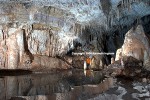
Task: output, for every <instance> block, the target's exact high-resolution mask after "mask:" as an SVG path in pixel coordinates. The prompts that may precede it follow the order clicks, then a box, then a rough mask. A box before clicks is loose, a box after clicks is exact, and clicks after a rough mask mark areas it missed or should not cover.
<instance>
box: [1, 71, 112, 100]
mask: <svg viewBox="0 0 150 100" xmlns="http://www.w3.org/2000/svg"><path fill="white" fill-rule="evenodd" d="M104 80H105V81H104ZM112 84H113V82H112V79H111V78H105V77H104V74H103V73H102V72H100V71H94V72H93V71H87V72H84V71H83V70H69V71H62V72H56V73H34V74H27V75H19V76H6V75H5V76H2V75H1V76H0V100H9V99H11V100H86V99H89V98H91V97H94V96H95V95H98V94H100V93H102V92H104V91H106V90H108V89H109V87H111V86H112ZM25 98H26V99H25Z"/></svg>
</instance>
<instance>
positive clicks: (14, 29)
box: [0, 0, 150, 69]
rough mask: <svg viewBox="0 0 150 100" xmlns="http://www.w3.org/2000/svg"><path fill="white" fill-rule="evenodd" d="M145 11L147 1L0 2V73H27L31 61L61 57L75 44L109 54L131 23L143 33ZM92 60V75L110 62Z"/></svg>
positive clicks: (146, 19)
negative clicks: (139, 21) (139, 22)
mask: <svg viewBox="0 0 150 100" xmlns="http://www.w3.org/2000/svg"><path fill="white" fill-rule="evenodd" d="M149 5H150V3H149V0H144V1H143V0H127V1H126V2H125V0H107V1H105V0H101V1H100V0H95V1H92V0H83V1H82V0H69V1H67V0H43V1H41V0H19V1H16V0H15V1H13V0H1V1H0V68H1V69H20V68H21V69H22V68H26V67H27V66H28V68H32V67H31V65H32V62H33V61H34V55H37V56H39V57H41V56H43V57H45V56H46V57H56V56H60V57H62V56H64V55H65V54H67V53H68V51H70V50H72V49H74V48H75V44H74V42H76V41H77V42H79V43H80V44H81V45H82V46H84V45H85V44H86V43H91V44H93V45H94V46H95V49H94V52H115V51H116V48H118V47H120V45H121V44H122V41H123V39H124V37H123V35H124V33H125V32H126V30H128V28H130V27H131V26H132V24H133V23H134V21H135V20H136V19H142V21H143V23H144V25H145V28H146V29H147V30H148V31H147V32H149V24H147V23H148V22H149V20H150V19H149V16H148V15H149V14H150V7H149ZM118 41H119V42H120V43H118ZM138 52H140V50H139V51H138ZM147 53H148V51H145V54H144V55H145V56H144V59H147V57H148V56H147ZM26 57H27V58H26ZM95 58H96V59H95V60H94V61H93V66H92V67H93V68H96V69H101V67H102V66H103V65H104V64H105V63H106V64H109V62H110V61H109V58H110V57H108V56H105V55H104V56H95ZM139 58H141V57H139ZM39 59H40V58H39ZM24 60H25V61H24ZM58 60H60V59H58ZM56 61H57V60H56ZM58 62H59V61H58ZM60 62H61V61H60ZM147 62H148V61H146V60H145V65H148V63H147ZM49 64H50V63H49ZM24 66H26V67H24ZM29 66H30V67H29ZM47 66H48V65H47Z"/></svg>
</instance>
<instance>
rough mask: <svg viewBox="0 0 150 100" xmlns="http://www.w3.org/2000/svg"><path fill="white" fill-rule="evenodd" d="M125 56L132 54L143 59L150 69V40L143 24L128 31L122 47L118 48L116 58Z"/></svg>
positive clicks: (145, 65) (138, 58) (140, 59)
mask: <svg viewBox="0 0 150 100" xmlns="http://www.w3.org/2000/svg"><path fill="white" fill-rule="evenodd" d="M123 56H132V57H134V58H136V59H137V60H139V61H142V62H143V64H144V67H145V68H146V69H148V70H149V68H150V67H149V63H150V41H149V39H148V37H147V36H146V34H145V32H144V30H143V27H142V25H138V26H137V27H134V28H132V29H130V30H129V31H128V32H127V34H126V36H125V40H124V44H123V46H122V48H120V49H118V50H117V53H116V59H115V60H120V59H121V58H122V57H123Z"/></svg>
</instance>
